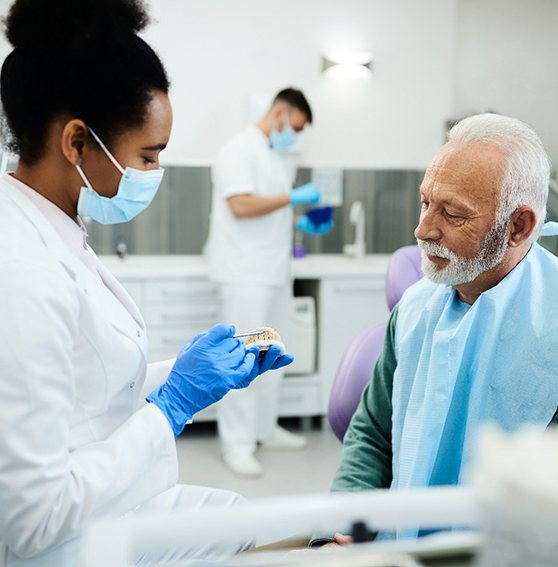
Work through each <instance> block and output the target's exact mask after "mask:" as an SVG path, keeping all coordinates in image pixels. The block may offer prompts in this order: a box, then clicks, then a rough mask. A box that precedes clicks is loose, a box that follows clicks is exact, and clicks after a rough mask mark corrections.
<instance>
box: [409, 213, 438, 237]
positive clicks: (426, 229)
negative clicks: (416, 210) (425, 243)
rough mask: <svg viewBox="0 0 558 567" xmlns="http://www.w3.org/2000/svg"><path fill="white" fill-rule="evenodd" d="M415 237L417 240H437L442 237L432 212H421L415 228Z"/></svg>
mask: <svg viewBox="0 0 558 567" xmlns="http://www.w3.org/2000/svg"><path fill="white" fill-rule="evenodd" d="M415 238H418V239H419V240H433V241H435V242H436V241H438V240H440V239H441V238H442V231H441V230H440V228H439V223H438V222H437V220H436V214H435V213H434V212H430V211H425V212H423V213H421V215H420V220H419V223H418V226H417V227H416V228H415Z"/></svg>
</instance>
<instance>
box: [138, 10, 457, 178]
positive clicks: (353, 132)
mask: <svg viewBox="0 0 558 567" xmlns="http://www.w3.org/2000/svg"><path fill="white" fill-rule="evenodd" d="M150 6H151V12H152V14H153V16H154V17H155V18H156V19H157V20H158V22H159V23H158V24H156V25H154V26H152V27H151V28H150V29H149V30H148V32H147V34H146V39H147V40H148V41H149V42H150V43H151V44H152V45H153V46H154V47H155V48H156V49H157V51H158V52H159V54H160V55H161V57H162V59H163V60H164V62H165V64H166V66H167V69H168V71H169V74H170V77H171V79H172V82H173V86H172V92H171V96H172V100H173V104H174V110H175V125H174V132H173V138H172V140H171V144H170V145H169V147H168V149H167V150H166V151H165V154H166V155H165V156H164V157H163V160H164V161H165V162H166V163H167V164H169V163H172V164H197V163H201V164H206V163H209V162H210V161H211V159H212V157H213V156H214V154H215V152H216V151H217V149H218V147H219V146H220V145H221V144H222V143H223V142H224V141H225V140H226V139H227V138H228V137H230V136H232V135H234V134H235V133H236V132H237V131H238V130H239V129H241V128H242V127H243V126H244V124H245V122H246V120H247V116H248V102H249V98H250V95H252V94H254V93H270V94H275V92H277V91H278V90H280V89H281V88H283V87H285V86H289V85H294V86H297V87H299V88H301V89H302V90H303V91H304V92H305V94H306V95H307V96H308V98H309V100H310V103H311V105H312V108H313V110H314V113H315V125H314V126H313V128H312V129H311V131H310V132H308V134H307V135H306V139H305V144H304V147H305V150H304V152H303V156H302V162H303V163H304V164H305V165H320V164H322V165H339V166H343V167H354V168H357V167H359V168H422V167H424V166H425V165H426V164H427V163H428V161H429V160H430V158H431V157H432V155H433V153H434V152H435V150H436V149H437V148H438V146H439V145H440V143H441V142H442V140H443V129H444V122H445V120H446V119H447V118H449V117H451V116H452V114H453V62H454V58H455V53H454V47H455V11H456V0H421V1H420V2H417V0H343V1H341V0H282V1H281V2H278V1H276V0H234V1H231V0H151V1H150ZM347 48H352V49H365V50H371V51H373V52H374V53H375V55H376V62H375V79H374V81H372V82H369V83H339V82H331V81H328V80H325V79H323V78H322V77H321V76H320V65H321V59H320V58H321V55H322V54H323V53H324V52H325V51H326V50H329V49H347Z"/></svg>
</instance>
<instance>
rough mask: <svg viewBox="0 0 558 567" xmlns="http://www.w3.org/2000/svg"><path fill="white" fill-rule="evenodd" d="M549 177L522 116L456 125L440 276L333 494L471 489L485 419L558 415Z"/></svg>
mask: <svg viewBox="0 0 558 567" xmlns="http://www.w3.org/2000/svg"><path fill="white" fill-rule="evenodd" d="M548 180H549V164H548V159H547V156H546V154H545V151H544V148H543V146H542V144H541V141H540V140H539V138H538V137H537V135H536V134H535V133H534V132H533V131H532V130H531V129H530V128H529V127H527V126H526V125H525V124H523V123H521V122H519V121H518V120H514V119H511V118H507V117H504V116H498V115H492V114H483V115H479V116H473V117H470V118H467V119H465V120H463V121H462V122H460V123H459V124H457V125H456V126H455V127H454V128H453V129H452V130H451V132H450V135H449V141H448V143H447V144H445V145H444V146H443V147H442V148H441V149H440V150H439V151H438V153H437V154H436V156H435V157H434V159H433V161H432V163H431V164H430V166H429V167H428V169H427V171H426V174H425V177H424V180H423V183H422V185H421V187H420V195H421V202H422V209H421V215H420V222H419V225H418V227H417V228H416V230H415V236H416V238H417V242H418V244H419V246H420V248H421V250H422V269H423V272H424V274H425V275H426V278H423V279H422V280H421V281H419V282H418V283H416V284H415V285H414V286H412V287H411V288H409V289H408V290H407V292H406V293H405V294H404V296H403V298H402V299H401V301H400V303H399V304H398V306H397V307H396V308H395V309H394V311H393V313H392V315H391V318H390V321H389V324H388V329H387V333H386V338H385V344H384V350H383V353H382V354H381V356H380V358H379V360H378V362H377V364H376V366H375V368H374V372H373V377H372V380H371V382H370V384H369V385H368V386H367V387H366V389H365V391H364V393H363V396H362V399H361V402H360V406H359V407H358V409H357V411H356V413H355V415H354V416H353V419H352V421H351V424H350V426H349V429H348V431H347V434H346V436H345V440H344V445H343V453H342V459H341V464H340V466H339V468H338V470H337V473H336V476H335V479H334V481H333V486H332V490H334V491H355V490H365V489H371V488H388V487H390V486H391V487H393V488H395V489H398V488H411V487H421V486H432V485H448V484H457V483H460V482H461V481H462V480H463V476H464V473H465V471H466V469H467V466H468V465H469V464H470V462H471V457H472V453H473V452H474V444H475V438H476V434H477V431H478V428H479V426H480V425H482V424H483V423H486V422H493V423H496V424H498V425H499V426H500V427H502V428H504V429H505V430H508V431H511V430H514V429H516V428H518V427H519V426H521V425H523V424H527V423H529V424H534V425H536V426H538V427H540V428H541V429H544V428H546V427H547V426H548V425H549V424H550V423H552V422H556V421H558V419H557V415H556V411H557V401H558V259H557V258H556V257H554V256H553V255H552V254H550V253H549V252H547V251H546V250H544V249H543V248H542V247H541V246H539V245H538V244H537V243H536V242H535V241H536V239H537V238H538V236H539V234H540V231H541V227H542V224H543V221H544V218H545V212H546V208H545V205H546V199H547V193H548ZM416 534H417V532H414V534H413V535H416ZM316 539H317V538H316ZM349 539H350V538H347V537H346V536H341V535H339V534H337V535H336V536H335V539H334V541H335V542H336V543H339V544H343V543H347V541H349ZM315 542H316V540H315Z"/></svg>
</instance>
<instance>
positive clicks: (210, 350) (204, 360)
mask: <svg viewBox="0 0 558 567" xmlns="http://www.w3.org/2000/svg"><path fill="white" fill-rule="evenodd" d="M234 332H235V328H234V327H233V326H226V325H221V324H219V325H215V326H214V327H213V328H212V329H210V330H209V331H208V332H207V333H202V334H200V335H196V336H195V337H194V338H193V339H192V341H190V343H189V344H187V345H186V346H185V347H184V348H183V349H182V350H181V351H180V353H179V354H178V356H177V358H176V361H175V363H174V366H173V367H172V370H171V372H170V374H169V376H168V378H167V380H166V382H164V383H163V384H161V385H160V386H159V387H158V388H157V389H156V390H154V391H153V392H151V394H149V396H147V398H146V399H147V401H148V402H151V403H153V404H155V405H156V406H157V407H158V408H159V409H160V410H161V411H162V412H163V413H164V414H165V417H166V418H167V419H168V421H169V423H170V425H171V427H172V430H173V431H174V434H175V435H176V436H178V435H180V433H181V432H182V430H183V429H184V427H185V425H186V423H187V422H188V421H190V420H191V419H192V417H193V415H194V414H195V413H196V412H198V411H200V410H202V409H204V408H206V407H207V406H209V405H211V404H213V403H214V402H217V401H219V400H220V399H221V398H222V397H223V396H224V395H225V394H226V393H227V392H228V391H229V390H233V389H237V388H246V386H248V385H249V384H250V382H252V380H253V379H254V378H255V377H256V376H257V374H255V373H254V372H253V371H254V367H256V366H257V364H256V359H257V355H256V354H255V353H254V352H248V351H247V350H246V348H245V346H244V342H243V341H241V340H239V339H235V338H233V335H234Z"/></svg>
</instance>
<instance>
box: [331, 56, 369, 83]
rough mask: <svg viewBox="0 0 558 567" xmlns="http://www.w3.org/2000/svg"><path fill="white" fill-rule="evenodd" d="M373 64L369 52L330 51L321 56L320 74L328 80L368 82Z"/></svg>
mask: <svg viewBox="0 0 558 567" xmlns="http://www.w3.org/2000/svg"><path fill="white" fill-rule="evenodd" d="M373 62H374V55H372V53H370V52H369V51H332V52H330V53H326V54H325V55H324V56H322V74H323V76H324V77H327V78H328V79H343V80H370V79H371V78H372V64H373Z"/></svg>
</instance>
